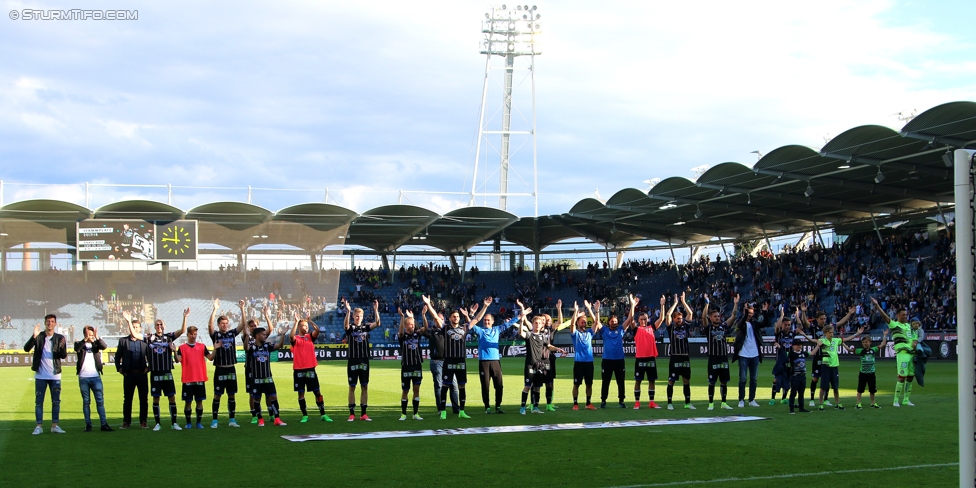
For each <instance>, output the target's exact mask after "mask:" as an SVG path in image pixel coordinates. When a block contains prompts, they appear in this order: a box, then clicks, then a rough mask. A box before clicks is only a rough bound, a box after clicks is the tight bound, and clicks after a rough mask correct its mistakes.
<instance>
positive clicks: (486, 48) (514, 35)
mask: <svg viewBox="0 0 976 488" xmlns="http://www.w3.org/2000/svg"><path fill="white" fill-rule="evenodd" d="M541 18H542V16H541V15H540V14H539V13H538V10H537V8H536V6H535V5H532V6H531V7H530V6H529V5H515V6H509V5H493V6H492V7H491V9H490V11H489V12H488V13H486V14H485V19H484V20H483V21H482V24H481V32H482V34H483V35H484V38H483V39H482V42H481V54H484V55H486V61H485V80H484V88H483V90H482V92H481V110H480V114H479V116H478V143H477V146H476V149H475V159H474V174H473V175H472V178H471V194H470V197H471V198H470V200H469V202H468V205H474V204H475V199H476V198H477V197H478V196H485V197H488V196H490V195H494V194H491V193H488V192H487V189H485V190H484V191H482V192H479V191H478V166H479V163H480V159H481V146H482V143H483V142H484V143H486V144H487V140H488V137H489V136H490V135H499V136H501V141H500V143H499V145H498V148H499V151H498V152H499V156H500V161H499V171H498V172H499V184H498V193H497V196H498V208H499V209H501V210H507V209H508V197H511V196H532V198H533V201H534V212H535V216H536V217H538V216H539V180H538V150H537V147H538V146H537V144H536V114H535V57H536V56H537V55H539V54H542V50H541V46H540V44H539V39H538V37H537V36H538V35H539V34H541V32H542V29H541V27H542V24H541V20H540V19H541ZM492 56H501V57H503V58H504V60H505V64H504V65H502V66H492V64H491V57H492ZM517 56H528V57H529V67H528V69H529V74H530V76H531V79H532V86H531V89H532V120H531V129H530V130H527V131H526V130H512V105H513V104H512V91H513V78H514V72H515V69H516V68H515V58H516V57H517ZM496 69H503V70H504V85H503V99H502V120H501V130H495V131H492V130H489V129H488V123H487V121H486V117H485V107H486V106H487V100H488V83H489V82H490V78H491V72H492V70H496ZM512 135H529V136H530V137H532V192H531V193H524V192H515V193H513V192H510V191H509V189H508V179H509V170H510V167H511V136H512Z"/></svg>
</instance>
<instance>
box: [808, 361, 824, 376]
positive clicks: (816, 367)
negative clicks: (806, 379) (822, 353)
mask: <svg viewBox="0 0 976 488" xmlns="http://www.w3.org/2000/svg"><path fill="white" fill-rule="evenodd" d="M823 367H824V365H823V359H821V358H817V359H814V360H813V371H811V374H810V376H811V377H812V378H813V379H815V380H819V379H820V373H821V371H822V370H823Z"/></svg>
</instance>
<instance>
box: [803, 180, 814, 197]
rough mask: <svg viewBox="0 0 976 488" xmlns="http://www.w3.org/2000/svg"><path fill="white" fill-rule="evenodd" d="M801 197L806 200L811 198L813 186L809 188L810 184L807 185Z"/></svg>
mask: <svg viewBox="0 0 976 488" xmlns="http://www.w3.org/2000/svg"><path fill="white" fill-rule="evenodd" d="M803 196H805V197H807V198H810V197H812V196H813V186H810V183H807V189H806V190H804V191H803Z"/></svg>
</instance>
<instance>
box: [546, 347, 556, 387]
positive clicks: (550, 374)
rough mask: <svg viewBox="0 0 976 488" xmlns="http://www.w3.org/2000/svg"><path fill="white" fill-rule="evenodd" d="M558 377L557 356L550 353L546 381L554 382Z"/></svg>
mask: <svg viewBox="0 0 976 488" xmlns="http://www.w3.org/2000/svg"><path fill="white" fill-rule="evenodd" d="M555 379H556V356H555V355H553V354H552V353H550V354H549V371H547V372H546V383H552V382H553V381H555Z"/></svg>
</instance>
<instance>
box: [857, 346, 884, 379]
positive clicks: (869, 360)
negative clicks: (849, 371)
mask: <svg viewBox="0 0 976 488" xmlns="http://www.w3.org/2000/svg"><path fill="white" fill-rule="evenodd" d="M879 351H880V349H878V348H877V347H869V348H867V349H865V348H863V347H859V348H857V349H855V350H854V354H857V355H859V356H861V372H862V373H865V374H870V373H874V360H875V357H876V355H877V354H878V352H879Z"/></svg>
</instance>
